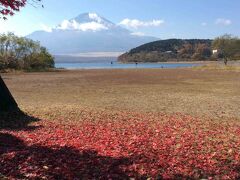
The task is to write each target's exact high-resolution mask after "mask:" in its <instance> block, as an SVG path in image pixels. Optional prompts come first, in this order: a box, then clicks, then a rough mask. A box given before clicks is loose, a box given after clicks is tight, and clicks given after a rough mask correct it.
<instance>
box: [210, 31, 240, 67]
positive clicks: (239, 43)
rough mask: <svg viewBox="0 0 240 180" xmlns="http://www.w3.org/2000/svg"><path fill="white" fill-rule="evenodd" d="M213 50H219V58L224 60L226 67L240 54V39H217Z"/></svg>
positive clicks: (227, 36) (221, 37)
mask: <svg viewBox="0 0 240 180" xmlns="http://www.w3.org/2000/svg"><path fill="white" fill-rule="evenodd" d="M212 47H213V49H216V50H218V57H219V58H223V59H224V63H225V65H227V63H228V61H229V60H232V59H233V58H234V57H235V56H237V55H238V54H239V53H240V39H239V38H238V37H234V36H232V35H228V34H226V35H223V36H220V37H217V38H216V39H215V40H214V41H213V43H212Z"/></svg>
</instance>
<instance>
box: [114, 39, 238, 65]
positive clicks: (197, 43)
mask: <svg viewBox="0 0 240 180" xmlns="http://www.w3.org/2000/svg"><path fill="white" fill-rule="evenodd" d="M239 57H240V39H239V38H237V37H233V36H231V35H224V36H221V37H218V38H216V39H215V40H209V39H185V40H184V39H168V40H160V41H155V42H151V43H147V44H144V45H142V46H139V47H137V48H134V49H132V50H130V51H129V52H127V53H125V54H123V55H121V56H119V58H118V60H119V61H120V62H124V63H128V62H170V61H175V62H177V61H209V60H217V59H224V61H225V62H226V61H228V60H234V59H238V58H239Z"/></svg>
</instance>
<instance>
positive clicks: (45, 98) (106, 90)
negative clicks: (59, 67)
mask: <svg viewBox="0 0 240 180" xmlns="http://www.w3.org/2000/svg"><path fill="white" fill-rule="evenodd" d="M3 78H4V80H5V81H6V83H7V85H8V87H9V88H10V90H11V91H12V93H13V95H14V97H15V98H16V100H17V102H18V103H19V105H20V107H21V108H22V109H23V110H25V111H27V112H32V113H37V114H39V115H41V116H43V115H48V114H49V113H50V114H51V115H50V116H51V117H52V116H56V117H57V116H59V113H60V114H61V115H63V116H64V115H66V116H68V115H69V112H72V111H74V113H78V110H79V112H80V110H81V109H94V110H97V111H102V110H104V111H106V110H109V111H125V110H127V111H137V112H139V111H140V112H166V113H175V112H181V113H184V114H190V115H193V116H208V117H212V118H223V117H227V118H228V117H234V118H239V117H240V111H239V109H240V101H239V99H240V91H239V89H240V72H238V71H226V70H221V69H220V70H219V69H218V70H216V69H204V68H202V69H194V70H192V69H178V70H175V69H151V70H142V69H138V70H81V71H80V70H79V71H62V72H48V73H20V74H4V75H3Z"/></svg>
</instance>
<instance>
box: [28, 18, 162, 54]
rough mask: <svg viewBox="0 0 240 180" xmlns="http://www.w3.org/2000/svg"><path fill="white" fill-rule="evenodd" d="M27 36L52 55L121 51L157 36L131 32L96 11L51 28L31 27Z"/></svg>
mask: <svg viewBox="0 0 240 180" xmlns="http://www.w3.org/2000/svg"><path fill="white" fill-rule="evenodd" d="M27 38H30V39H33V40H36V41H39V42H40V43H41V45H43V46H45V47H47V48H48V50H49V51H50V53H52V54H54V55H73V54H81V53H103V52H113V53H114V52H115V53H116V52H125V51H128V50H130V49H132V48H134V47H136V46H139V45H141V44H145V43H148V42H151V41H155V40H158V38H155V37H151V36H143V35H138V34H137V33H133V32H132V31H130V30H128V29H125V28H123V27H122V26H119V25H116V24H114V23H113V22H111V21H109V20H107V19H105V18H104V17H101V16H99V15H98V14H96V13H84V14H80V15H79V16H77V17H76V18H73V19H70V20H64V21H63V22H62V23H60V24H59V25H57V26H56V27H54V28H49V29H47V30H45V31H43V30H42V31H35V32H33V33H32V34H30V35H28V36H27Z"/></svg>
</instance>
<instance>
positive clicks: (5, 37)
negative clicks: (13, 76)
mask: <svg viewBox="0 0 240 180" xmlns="http://www.w3.org/2000/svg"><path fill="white" fill-rule="evenodd" d="M49 68H54V58H53V56H52V55H51V54H50V53H49V52H48V51H47V49H46V48H45V47H42V46H41V45H40V43H39V42H36V41H33V40H30V39H27V38H24V37H17V36H15V35H14V34H13V33H8V34H1V35H0V71H6V70H26V71H36V70H47V69H49Z"/></svg>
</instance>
